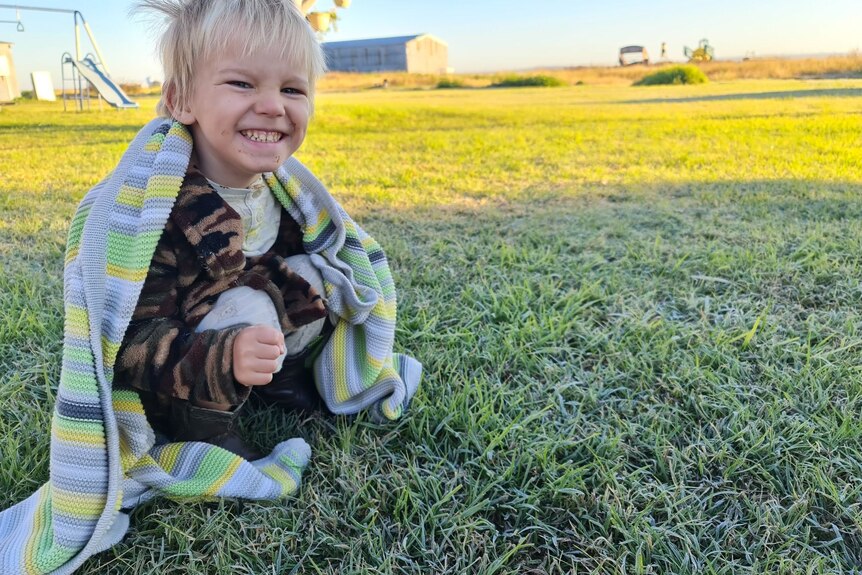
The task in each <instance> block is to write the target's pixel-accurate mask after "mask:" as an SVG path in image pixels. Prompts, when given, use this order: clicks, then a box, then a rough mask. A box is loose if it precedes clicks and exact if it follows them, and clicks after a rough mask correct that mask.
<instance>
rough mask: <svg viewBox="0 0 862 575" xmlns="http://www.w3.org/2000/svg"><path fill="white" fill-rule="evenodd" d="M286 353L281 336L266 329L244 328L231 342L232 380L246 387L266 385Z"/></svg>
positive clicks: (272, 329) (263, 326)
mask: <svg viewBox="0 0 862 575" xmlns="http://www.w3.org/2000/svg"><path fill="white" fill-rule="evenodd" d="M284 352H285V348H284V334H283V333H281V332H280V331H278V330H277V329H275V328H273V327H271V326H268V325H253V326H250V327H246V328H243V329H242V331H240V332H239V335H237V336H236V339H235V340H234V342H233V377H234V379H236V380H237V381H238V382H239V383H241V384H242V385H245V386H251V385H266V384H267V383H269V382H271V381H272V374H273V373H275V372H276V371H278V368H279V365H278V362H277V361H276V360H277V359H278V356H280V355H281V354H283V353H284Z"/></svg>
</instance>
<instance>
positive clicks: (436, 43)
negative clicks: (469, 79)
mask: <svg viewBox="0 0 862 575" xmlns="http://www.w3.org/2000/svg"><path fill="white" fill-rule="evenodd" d="M323 51H324V53H325V54H326V63H327V65H328V66H329V69H330V70H332V71H334V72H383V71H399V72H415V73H419V74H445V73H447V72H450V71H451V70H450V69H449V45H448V44H446V42H444V41H443V40H441V39H440V38H437V37H436V36H432V35H431V34H414V35H413V36H396V37H393V38H369V39H366V40H347V41H344V42H324V43H323Z"/></svg>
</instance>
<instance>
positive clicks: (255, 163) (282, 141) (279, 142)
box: [174, 47, 309, 188]
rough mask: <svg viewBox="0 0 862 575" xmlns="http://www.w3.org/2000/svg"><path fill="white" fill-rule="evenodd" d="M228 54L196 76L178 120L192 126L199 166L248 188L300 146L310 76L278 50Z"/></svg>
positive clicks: (230, 183) (208, 173) (217, 178)
mask: <svg viewBox="0 0 862 575" xmlns="http://www.w3.org/2000/svg"><path fill="white" fill-rule="evenodd" d="M241 54H242V53H241V52H239V51H237V50H230V49H229V50H225V52H224V53H223V54H220V55H214V56H213V57H211V58H210V59H209V60H208V61H206V62H203V63H202V65H201V67H200V69H199V70H197V71H196V72H195V78H194V83H193V85H192V93H191V97H190V98H189V101H188V104H187V105H186V106H185V107H183V109H175V110H174V117H176V119H177V120H179V121H180V122H182V123H183V124H186V125H187V126H189V127H190V129H191V132H192V136H193V137H194V149H195V154H196V156H197V161H198V168H199V169H200V170H201V172H202V173H203V174H204V175H205V176H206V177H208V178H209V179H211V180H213V181H215V182H217V183H219V184H222V185H223V186H229V187H234V188H244V187H247V186H248V185H249V184H251V183H252V182H253V181H254V180H255V179H256V177H257V176H258V175H259V174H261V173H263V172H272V171H274V170H275V169H276V168H277V167H278V166H280V165H281V164H282V163H283V162H284V161H285V160H286V159H287V158H288V157H289V156H290V155H291V154H293V153H294V152H295V151H296V150H297V149H298V148H299V146H300V144H302V140H303V139H304V138H305V130H306V128H307V126H308V90H309V86H308V75H307V72H306V70H304V69H302V68H301V67H297V66H296V65H295V64H294V63H293V62H291V61H290V60H289V59H286V58H284V57H282V56H281V55H280V53H279V51H277V50H275V49H274V47H273V48H272V49H267V50H263V51H261V52H257V53H255V54H252V55H248V56H243V55H241Z"/></svg>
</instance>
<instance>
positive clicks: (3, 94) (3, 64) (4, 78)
mask: <svg viewBox="0 0 862 575" xmlns="http://www.w3.org/2000/svg"><path fill="white" fill-rule="evenodd" d="M20 96H21V90H20V89H19V87H18V78H17V76H16V74H15V60H14V59H13V58H12V44H9V43H8V42H0V102H10V101H12V100H14V99H15V98H18V97H20Z"/></svg>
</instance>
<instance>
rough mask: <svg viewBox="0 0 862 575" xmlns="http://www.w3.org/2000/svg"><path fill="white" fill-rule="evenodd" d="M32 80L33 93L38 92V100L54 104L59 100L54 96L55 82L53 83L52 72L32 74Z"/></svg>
mask: <svg viewBox="0 0 862 575" xmlns="http://www.w3.org/2000/svg"><path fill="white" fill-rule="evenodd" d="M30 79H31V80H32V81H33V91H34V92H36V99H37V100H48V101H49V102H53V101H54V100H56V99H57V96H56V95H55V94H54V82H52V81H51V73H50V72H45V71H40V72H31V73H30Z"/></svg>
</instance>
